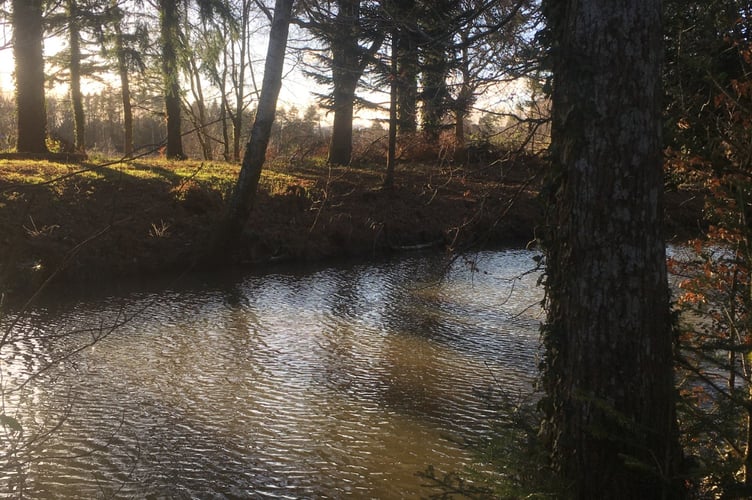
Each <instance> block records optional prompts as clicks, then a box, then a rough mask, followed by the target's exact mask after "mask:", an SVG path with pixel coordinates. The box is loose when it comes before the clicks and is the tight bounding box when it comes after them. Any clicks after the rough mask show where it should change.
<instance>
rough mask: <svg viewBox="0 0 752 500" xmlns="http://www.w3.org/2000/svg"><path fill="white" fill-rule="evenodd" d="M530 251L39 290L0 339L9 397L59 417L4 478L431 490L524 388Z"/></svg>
mask: <svg viewBox="0 0 752 500" xmlns="http://www.w3.org/2000/svg"><path fill="white" fill-rule="evenodd" d="M532 257H533V254H532V253H531V252H524V251H502V252H483V253H479V254H476V255H474V256H473V259H472V262H469V261H466V260H464V259H462V260H458V261H456V262H453V263H450V262H449V261H448V260H447V259H446V258H445V257H439V256H428V257H427V256H415V257H411V258H405V259H400V260H396V261H392V262H387V263H381V264H368V265H350V266H342V267H327V268H318V269H309V270H297V271H289V272H285V273H274V274H266V275H262V276H259V275H253V276H247V277H243V278H235V279H227V277H224V278H219V277H215V278H212V279H203V280H198V279H197V280H196V282H195V283H192V284H191V285H187V286H184V287H183V288H181V289H174V288H173V289H167V290H160V291H158V292H154V293H144V292H130V293H127V294H121V295H110V296H107V297H105V298H99V299H96V300H92V299H87V300H80V301H78V302H71V301H70V300H67V301H66V302H65V305H56V306H49V307H47V308H43V307H40V308H38V309H37V310H35V311H33V312H32V313H31V314H28V315H25V316H24V317H23V318H20V319H19V320H18V322H17V324H14V325H13V326H12V330H10V333H11V337H12V339H11V340H12V342H11V343H9V344H7V345H5V346H3V351H2V353H0V354H1V355H2V361H3V365H2V371H3V372H2V377H3V378H2V384H3V388H4V392H5V398H4V406H5V412H6V414H8V415H12V416H15V417H16V418H17V419H18V420H19V421H20V423H21V424H22V425H23V427H24V435H25V436H26V438H28V437H30V436H35V435H37V434H39V433H44V432H46V431H48V430H50V429H51V428H52V427H54V426H55V425H57V424H59V423H60V422H62V424H61V425H60V427H59V428H58V429H56V430H55V432H53V433H52V434H50V436H49V437H48V438H47V439H45V440H41V441H39V442H38V444H39V446H38V448H35V449H34V453H33V457H32V458H34V459H33V460H32V461H31V462H28V463H27V462H24V460H25V459H26V458H29V457H27V456H25V455H24V456H21V455H19V456H18V464H17V466H16V467H13V468H12V469H10V470H6V471H3V474H4V479H3V483H0V491H2V490H3V488H5V487H6V486H7V487H8V490H7V492H8V493H12V491H10V488H16V491H17V489H18V488H23V489H24V490H25V491H26V492H27V494H28V496H29V497H36V498H39V497H65V498H72V497H81V498H91V497H111V496H115V497H136V498H142V497H154V498H156V497H165V496H166V497H172V498H189V497H194V498H223V497H228V498H259V497H266V496H270V497H284V496H289V497H293V498H299V497H318V498H325V497H342V496H347V495H354V496H358V497H376V498H399V497H418V496H421V495H426V494H427V493H428V490H426V489H425V488H424V487H422V486H421V485H422V483H423V481H422V480H421V479H420V478H419V477H417V476H416V473H417V472H420V471H423V470H425V469H426V467H427V466H429V465H434V466H435V467H436V468H437V469H439V470H444V471H448V470H459V469H461V468H462V467H463V466H464V465H467V464H471V463H473V462H474V461H475V460H476V456H475V455H474V453H473V451H472V450H471V449H469V448H468V447H467V446H465V443H466V442H468V441H472V440H475V439H477V438H479V437H481V436H483V435H484V434H485V433H487V432H488V431H489V427H490V426H491V425H492V417H493V411H494V402H495V397H496V396H495V395H496V394H498V393H499V390H500V389H503V390H506V391H522V392H528V391H529V390H530V383H531V380H532V377H533V376H534V374H535V366H536V361H535V359H536V354H537V348H538V324H539V322H540V320H541V318H540V310H539V308H538V307H537V302H538V301H540V295H541V290H540V289H539V288H537V287H536V286H535V282H536V280H537V277H538V274H537V273H529V274H525V273H526V272H527V271H529V270H530V269H532V268H533V267H534V264H535V263H534V261H533V259H532ZM473 269H475V270H473ZM13 319H14V318H11V317H6V318H5V320H4V321H5V325H6V328H4V331H8V328H9V326H8V325H10V324H11V321H12V320H13ZM113 323H118V324H119V326H117V328H114V329H112V331H111V332H110V330H109V329H110V326H111V325H112V324H113ZM71 332H76V333H71ZM103 332H110V333H109V334H108V335H107V336H106V338H104V339H102V340H100V341H99V342H98V343H97V344H96V346H95V347H93V348H85V349H83V350H82V351H81V352H80V353H78V354H77V355H75V356H73V357H71V358H70V359H67V360H65V361H64V362H62V363H60V364H59V365H55V366H53V367H52V368H50V369H48V370H46V371H43V372H42V374H41V375H40V376H39V377H38V378H35V379H33V380H32V381H31V382H29V383H28V384H26V385H25V386H24V387H23V388H22V389H20V390H14V387H16V386H17V384H18V382H19V381H23V380H26V378H27V377H26V374H28V373H35V372H37V371H38V370H39V369H40V367H43V366H45V364H46V363H48V362H49V360H52V359H56V357H59V356H61V355H63V354H65V353H67V352H69V351H70V350H71V349H74V348H76V347H83V346H85V345H86V343H87V342H88V341H90V340H92V339H93V338H95V337H96V336H97V335H100V334H101V333H103ZM8 437H9V436H6V437H4V438H3V439H5V443H6V444H7V443H8V442H10V441H8Z"/></svg>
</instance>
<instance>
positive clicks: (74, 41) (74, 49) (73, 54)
mask: <svg viewBox="0 0 752 500" xmlns="http://www.w3.org/2000/svg"><path fill="white" fill-rule="evenodd" d="M66 14H67V18H68V45H69V50H70V54H69V55H70V58H69V66H70V98H71V106H72V107H73V144H74V145H75V148H76V150H77V151H80V152H83V151H84V150H85V149H86V133H85V131H86V119H85V117H84V102H83V96H82V94H81V28H80V21H81V16H80V14H79V7H78V1H77V0H67V3H66Z"/></svg>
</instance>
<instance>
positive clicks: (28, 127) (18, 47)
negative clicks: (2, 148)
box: [13, 0, 47, 153]
mask: <svg viewBox="0 0 752 500" xmlns="http://www.w3.org/2000/svg"><path fill="white" fill-rule="evenodd" d="M43 34H44V31H43V27H42V0H13V37H14V43H13V55H14V57H15V60H16V114H17V115H18V116H17V120H18V122H17V123H18V128H17V134H18V135H17V138H16V150H17V151H18V152H22V153H47V112H46V110H45V102H44V52H43V49H42V37H43Z"/></svg>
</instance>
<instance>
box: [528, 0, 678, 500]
mask: <svg viewBox="0 0 752 500" xmlns="http://www.w3.org/2000/svg"><path fill="white" fill-rule="evenodd" d="M544 6H545V9H546V15H547V18H548V22H549V25H550V30H551V31H550V35H551V41H552V47H553V48H552V60H553V77H554V81H553V96H552V99H553V126H552V127H553V128H552V146H551V158H552V161H553V166H552V168H553V178H554V179H555V181H554V182H553V183H552V185H551V193H552V200H551V201H552V203H553V206H552V207H551V210H550V214H549V216H548V230H549V231H548V235H547V239H546V241H545V247H546V265H547V279H546V288H547V314H548V316H547V324H546V326H545V329H544V343H545V347H546V354H545V360H544V382H543V384H544V387H545V389H546V392H547V399H546V400H545V401H544V408H546V409H547V413H548V415H547V418H546V420H545V422H546V425H545V428H544V430H545V435H546V436H547V437H548V443H549V446H550V451H551V458H552V463H553V466H554V468H555V469H556V470H557V471H558V473H559V474H560V475H561V477H562V478H563V479H564V481H565V484H568V485H569V486H570V487H571V491H570V492H569V493H570V495H571V497H572V498H582V499H592V498H610V499H659V498H661V499H665V498H671V497H672V496H675V495H678V492H677V491H676V490H673V489H672V486H673V485H672V479H673V474H674V472H675V471H676V465H677V463H676V462H677V461H676V457H677V456H678V450H677V448H678V445H677V444H676V430H675V415H674V381H673V371H672V333H671V319H670V310H669V291H668V284H667V279H666V253H665V243H664V240H663V234H662V223H661V221H662V193H663V171H662V145H663V144H662V141H661V126H662V120H661V62H662V58H663V51H662V33H663V31H662V25H661V1H660V0H625V1H622V2H612V1H611V0H563V1H557V0H547V1H546V2H545V3H544Z"/></svg>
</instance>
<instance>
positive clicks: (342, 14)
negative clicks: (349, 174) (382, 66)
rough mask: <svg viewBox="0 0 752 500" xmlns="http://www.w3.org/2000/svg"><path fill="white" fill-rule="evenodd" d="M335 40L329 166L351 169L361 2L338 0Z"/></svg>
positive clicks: (333, 45) (333, 47) (358, 77)
mask: <svg viewBox="0 0 752 500" xmlns="http://www.w3.org/2000/svg"><path fill="white" fill-rule="evenodd" d="M337 6H338V11H337V18H336V21H335V29H336V33H337V34H336V35H335V36H334V38H333V39H332V46H331V50H332V84H333V86H334V89H333V92H332V97H333V98H334V119H333V120H332V139H331V142H330V143H329V163H332V164H335V165H349V164H350V160H351V157H352V125H353V112H354V105H355V89H356V88H357V85H358V80H360V75H361V72H360V71H359V70H358V67H359V65H360V46H359V45H358V35H357V33H358V18H359V17H360V0H338V2H337Z"/></svg>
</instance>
